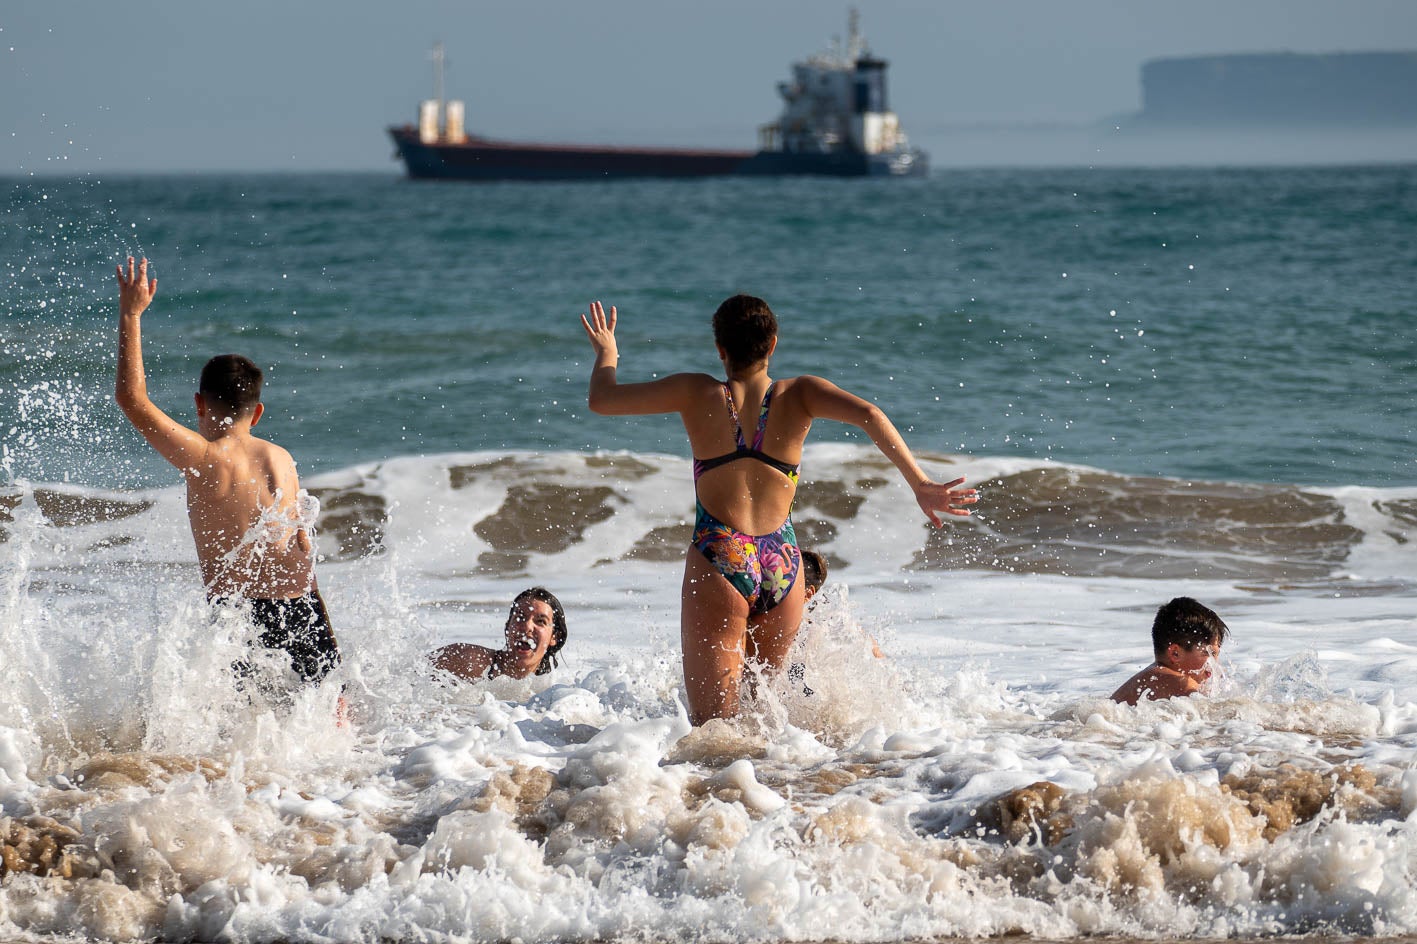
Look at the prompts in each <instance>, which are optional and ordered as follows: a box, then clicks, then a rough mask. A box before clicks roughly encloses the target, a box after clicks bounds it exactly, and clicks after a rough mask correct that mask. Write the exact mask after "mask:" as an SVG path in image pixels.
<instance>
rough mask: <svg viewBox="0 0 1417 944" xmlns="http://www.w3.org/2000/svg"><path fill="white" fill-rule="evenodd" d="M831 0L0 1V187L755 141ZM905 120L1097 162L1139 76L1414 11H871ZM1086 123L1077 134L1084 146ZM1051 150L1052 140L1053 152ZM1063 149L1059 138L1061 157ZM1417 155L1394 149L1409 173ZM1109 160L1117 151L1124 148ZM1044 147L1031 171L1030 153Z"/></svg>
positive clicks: (1351, 34) (988, 7) (940, 6)
mask: <svg viewBox="0 0 1417 944" xmlns="http://www.w3.org/2000/svg"><path fill="white" fill-rule="evenodd" d="M847 6H848V5H847V4H846V3H839V4H838V3H832V2H824V0H752V2H749V0H714V2H712V3H687V2H682V3H681V2H671V0H602V2H551V0H522V2H515V3H511V2H508V3H484V2H474V0H461V2H451V0H436V2H435V0H408V2H405V3H401V4H393V3H389V2H387V0H241V2H235V3H231V2H225V3H218V2H206V0H125V2H123V3H121V4H114V3H107V2H105V3H99V2H97V0H54V2H39V0H9V2H7V3H5V4H4V5H3V6H0V175H24V174H30V173H39V174H54V173H88V172H95V171H100V172H102V171H107V172H127V171H141V172H155V171H177V172H200V171H270V170H287V171H316V170H373V171H380V170H385V171H388V172H389V173H391V174H392V173H397V172H398V170H399V168H398V166H397V164H395V163H394V162H393V161H392V159H391V156H392V151H393V149H392V145H391V143H390V142H389V139H388V137H387V132H386V129H387V127H388V126H389V125H394V124H403V123H407V122H411V121H413V119H414V116H415V114H416V109H417V104H418V101H419V100H420V99H422V98H427V97H429V96H430V95H431V91H432V67H431V64H430V56H429V50H430V48H431V46H432V44H433V43H434V42H435V41H442V42H443V43H444V45H445V47H446V50H447V57H448V66H447V91H448V97H450V98H461V99H463V100H464V101H465V102H466V103H467V115H468V117H467V125H468V128H469V130H471V131H474V132H475V133H480V134H484V135H487V136H490V137H500V138H509V139H523V140H537V141H550V142H581V141H584V142H595V143H625V144H665V145H703V146H716V147H735V148H744V149H751V148H753V147H755V146H756V135H757V127H758V125H760V124H763V123H765V122H768V121H771V120H772V119H774V118H775V117H776V116H777V113H778V111H779V99H778V96H777V92H776V86H777V83H778V82H779V81H782V80H784V79H786V78H787V77H788V75H789V68H790V64H791V63H792V62H793V61H795V60H798V59H801V58H804V57H805V56H807V55H809V54H811V53H814V52H817V51H820V50H822V49H825V48H826V47H827V45H828V44H829V42H830V40H831V38H832V36H834V35H842V34H844V33H845V29H846V11H847ZM857 7H858V8H859V10H860V13H861V24H862V29H863V32H864V33H865V35H866V37H867V39H868V41H869V42H870V45H871V48H872V50H873V52H875V53H876V54H877V55H879V56H882V57H884V58H885V59H887V60H889V61H890V63H891V72H890V83H891V90H890V95H891V104H892V107H893V108H894V110H895V111H896V112H897V113H899V115H900V117H901V121H902V124H903V126H904V128H905V129H906V131H907V132H908V133H910V135H911V136H912V138H913V139H914V140H915V141H916V143H919V144H923V145H924V146H925V147H926V148H927V149H928V150H930V151H931V153H932V161H933V163H934V165H935V166H942V165H948V164H951V163H954V164H970V163H982V164H987V163H994V162H1004V163H1010V162H1019V161H1022V162H1025V163H1029V162H1034V161H1036V160H1037V159H1038V157H1037V156H1038V155H1040V154H1045V153H1046V152H1044V151H1040V150H1039V144H1038V142H1039V141H1042V140H1045V139H1046V140H1048V141H1051V142H1053V144H1052V145H1051V146H1052V147H1055V148H1057V149H1058V150H1057V154H1056V156H1057V159H1059V160H1062V161H1069V160H1071V158H1070V157H1069V156H1068V155H1069V154H1071V153H1072V151H1077V152H1078V153H1081V154H1087V153H1090V152H1093V151H1099V152H1100V151H1101V150H1102V149H1103V148H1104V147H1113V145H1110V144H1108V145H1104V146H1097V141H1096V140H1095V136H1094V135H1095V128H1098V127H1101V126H1103V125H1105V123H1106V121H1107V119H1109V118H1115V117H1119V116H1124V115H1126V114H1128V113H1132V112H1135V111H1137V110H1138V109H1139V107H1140V101H1141V92H1140V67H1141V64H1142V63H1143V62H1145V61H1146V60H1148V59H1153V58H1159V57H1168V56H1184V55H1201V54H1214V53H1227V52H1266V51H1280V50H1291V51H1296V52H1338V51H1344V52H1353V51H1367V50H1387V51H1392V50H1417V3H1415V2H1411V0H1187V2H1184V3H1181V2H1152V0H1068V2H1063V0H991V2H979V0H973V2H955V0H861V2H859V3H857ZM1080 129H1082V130H1080ZM1040 135H1041V137H1040ZM1069 142H1071V143H1069ZM1409 146H1410V147H1411V153H1410V155H1409V156H1408V159H1417V141H1414V138H1406V139H1404V140H1403V141H1402V142H1400V143H1399V144H1398V145H1397V147H1398V157H1402V156H1403V154H1404V153H1405V151H1404V149H1406V148H1408V147H1409ZM1114 151H1115V154H1123V153H1124V149H1119V148H1114ZM1028 155H1033V156H1034V157H1033V160H1032V161H1031V160H1025V159H1024V158H1025V157H1026V156H1028Z"/></svg>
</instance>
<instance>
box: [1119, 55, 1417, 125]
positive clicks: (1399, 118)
mask: <svg viewBox="0 0 1417 944" xmlns="http://www.w3.org/2000/svg"><path fill="white" fill-rule="evenodd" d="M1141 84H1142V111H1141V113H1140V114H1139V115H1137V116H1136V120H1137V121H1138V122H1140V123H1142V124H1146V125H1156V126H1161V125H1167V126H1181V125H1188V126H1208V127H1226V126H1237V125H1244V126H1248V127H1255V126H1269V127H1313V126H1320V125H1349V126H1364V127H1410V126H1417V52H1354V53H1327V54H1321V55H1318V54H1304V53H1292V52H1282V53H1254V54H1247V55H1230V56H1193V57H1187V58H1184V59H1155V60H1152V61H1151V62H1148V63H1145V64H1144V65H1143V66H1142V70H1141Z"/></svg>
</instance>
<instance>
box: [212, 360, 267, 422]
mask: <svg viewBox="0 0 1417 944" xmlns="http://www.w3.org/2000/svg"><path fill="white" fill-rule="evenodd" d="M261 380H262V376H261V368H259V367H257V366H256V364H255V362H254V361H252V360H251V359H250V358H249V357H242V356H241V355H240V354H218V355H217V356H216V357H213V358H212V359H211V360H209V361H207V364H206V366H205V367H203V368H202V378H201V380H199V381H198V382H197V392H198V393H200V394H201V395H202V399H204V400H206V401H207V405H208V406H210V407H215V408H216V409H217V410H218V412H222V413H225V414H226V415H227V416H230V417H231V418H232V419H238V420H239V419H241V418H242V417H245V416H248V415H250V413H251V411H252V410H254V409H256V404H257V403H260V402H261Z"/></svg>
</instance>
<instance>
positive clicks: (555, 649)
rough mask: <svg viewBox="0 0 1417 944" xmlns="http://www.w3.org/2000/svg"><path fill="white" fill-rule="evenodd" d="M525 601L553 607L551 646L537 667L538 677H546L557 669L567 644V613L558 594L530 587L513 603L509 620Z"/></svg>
mask: <svg viewBox="0 0 1417 944" xmlns="http://www.w3.org/2000/svg"><path fill="white" fill-rule="evenodd" d="M523 600H540V601H541V602H542V603H545V604H546V605H547V606H549V607H551V613H552V616H553V617H554V619H553V629H552V632H551V645H549V646H547V647H546V655H544V656H542V657H541V664H540V665H538V666H537V667H536V674H537V675H545V674H546V673H547V672H550V671H551V670H552V669H554V668H556V655H557V653H559V652H560V651H561V647H562V646H564V645H565V644H566V611H565V609H564V608H563V607H562V606H561V601H560V600H558V599H556V594H554V593H552V592H551V591H550V590H547V589H546V588H545V587H528V588H527V589H525V590H523V591H522V592H521V593H518V594H517V597H516V599H515V600H513V601H512V609H511V612H510V613H508V614H507V619H509V620H510V619H511V618H512V616H513V615H514V614H515V613H516V611H517V604H518V603H521V602H522V601H523Z"/></svg>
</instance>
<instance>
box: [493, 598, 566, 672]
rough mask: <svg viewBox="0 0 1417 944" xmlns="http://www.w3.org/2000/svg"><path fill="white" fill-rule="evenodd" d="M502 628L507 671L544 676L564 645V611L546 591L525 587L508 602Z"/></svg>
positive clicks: (552, 667) (554, 665)
mask: <svg viewBox="0 0 1417 944" xmlns="http://www.w3.org/2000/svg"><path fill="white" fill-rule="evenodd" d="M504 631H505V633H506V637H507V645H506V649H505V652H506V653H507V657H506V658H505V660H504V661H503V667H504V668H505V669H507V670H508V672H507V674H509V675H514V676H516V677H517V678H525V677H526V676H527V675H532V674H535V675H545V674H546V673H547V672H550V671H551V670H552V669H554V668H555V667H556V662H557V658H556V657H557V655H559V654H560V652H561V648H562V647H563V646H565V645H566V611H565V609H563V608H562V606H561V601H560V600H558V599H556V595H555V594H554V593H552V592H551V591H550V590H547V589H546V588H545V587H529V588H528V589H526V590H523V591H522V592H521V593H519V594H517V596H516V599H514V600H513V601H512V609H511V612H509V613H508V614H507V625H506V627H505V629H504ZM518 669H522V670H524V671H521V672H518V671H517V670H518Z"/></svg>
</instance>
